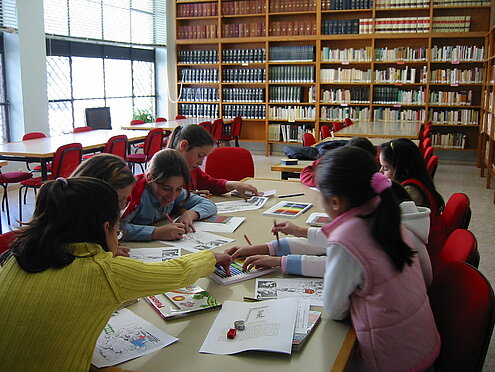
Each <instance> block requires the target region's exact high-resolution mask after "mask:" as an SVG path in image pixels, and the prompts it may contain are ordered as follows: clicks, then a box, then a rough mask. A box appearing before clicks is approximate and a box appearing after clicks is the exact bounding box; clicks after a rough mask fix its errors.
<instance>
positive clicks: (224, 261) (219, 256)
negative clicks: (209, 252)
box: [213, 252, 232, 276]
mask: <svg viewBox="0 0 495 372" xmlns="http://www.w3.org/2000/svg"><path fill="white" fill-rule="evenodd" d="M213 254H214V255H215V259H216V260H217V265H220V266H222V267H223V269H224V270H225V273H226V274H227V276H230V264H231V263H232V257H230V256H229V255H228V254H225V253H218V252H213Z"/></svg>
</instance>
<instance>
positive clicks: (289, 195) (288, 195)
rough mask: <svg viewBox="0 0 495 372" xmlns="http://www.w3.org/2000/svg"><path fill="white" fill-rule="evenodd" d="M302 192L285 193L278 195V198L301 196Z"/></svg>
mask: <svg viewBox="0 0 495 372" xmlns="http://www.w3.org/2000/svg"><path fill="white" fill-rule="evenodd" d="M303 195H304V193H302V192H301V193H299V194H287V195H280V196H279V198H290V197H292V196H303Z"/></svg>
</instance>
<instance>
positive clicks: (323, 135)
mask: <svg viewBox="0 0 495 372" xmlns="http://www.w3.org/2000/svg"><path fill="white" fill-rule="evenodd" d="M320 134H321V139H325V138H327V137H330V136H331V135H332V132H331V131H330V128H329V127H328V125H322V126H321V127H320Z"/></svg>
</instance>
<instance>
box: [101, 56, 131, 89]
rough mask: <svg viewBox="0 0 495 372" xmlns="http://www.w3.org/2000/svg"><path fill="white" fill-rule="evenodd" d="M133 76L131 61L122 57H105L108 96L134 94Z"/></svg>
mask: <svg viewBox="0 0 495 372" xmlns="http://www.w3.org/2000/svg"><path fill="white" fill-rule="evenodd" d="M131 76H132V73H131V61H126V60H121V59H105V93H106V96H107V97H124V96H129V97H130V96H132V81H131Z"/></svg>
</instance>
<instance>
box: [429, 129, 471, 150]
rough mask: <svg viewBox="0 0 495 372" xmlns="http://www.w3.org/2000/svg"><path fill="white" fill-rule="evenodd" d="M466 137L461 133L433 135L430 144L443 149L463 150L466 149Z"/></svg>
mask: <svg viewBox="0 0 495 372" xmlns="http://www.w3.org/2000/svg"><path fill="white" fill-rule="evenodd" d="M466 139H467V136H466V135H465V134H462V133H433V134H432V135H431V144H432V145H433V146H435V147H439V148H444V149H464V148H466Z"/></svg>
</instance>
